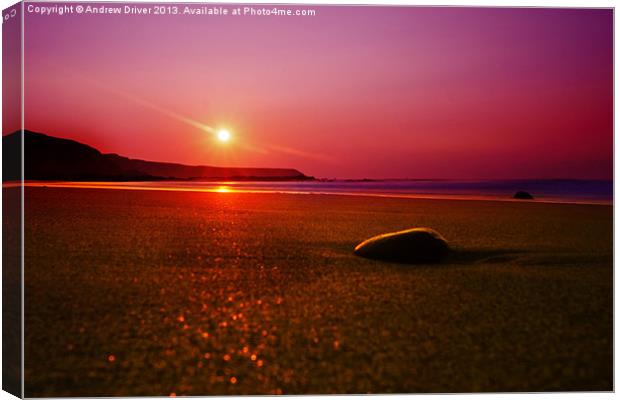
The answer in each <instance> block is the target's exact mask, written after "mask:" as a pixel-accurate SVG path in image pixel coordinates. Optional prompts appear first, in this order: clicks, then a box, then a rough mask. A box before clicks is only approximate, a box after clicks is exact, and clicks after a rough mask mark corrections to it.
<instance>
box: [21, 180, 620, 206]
mask: <svg viewBox="0 0 620 400" xmlns="http://www.w3.org/2000/svg"><path fill="white" fill-rule="evenodd" d="M27 185H29V186H49V187H92V188H95V187H97V188H110V189H135V190H179V191H208V192H252V193H254V192H276V193H305V194H341V195H370V196H387V197H412V198H446V199H471V200H473V199H478V200H505V201H510V200H513V198H512V197H513V195H514V194H515V193H516V192H517V191H526V192H528V193H530V194H532V196H534V201H543V202H562V203H588V204H612V203H613V181H611V180H569V179H547V180H545V179H539V180H534V179H520V180H373V181H366V180H364V181H352V180H330V181H286V182H257V181H247V182H214V181H150V182H40V181H39V182H28V183H27Z"/></svg>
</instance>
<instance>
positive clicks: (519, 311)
mask: <svg viewBox="0 0 620 400" xmlns="http://www.w3.org/2000/svg"><path fill="white" fill-rule="evenodd" d="M25 213H26V219H25V229H26V231H25V244H26V250H25V255H26V260H25V262H26V270H25V289H26V293H25V313H26V314H25V325H26V332H25V335H26V336H25V338H26V342H25V354H26V359H25V378H26V387H25V391H26V392H25V394H26V396H29V397H30V396H112V395H125V396H129V395H169V394H172V393H174V394H176V395H215V394H238V393H245V394H271V393H283V394H315V393H393V392H471V391H547V390H612V389H613V388H612V361H613V359H612V345H613V336H612V328H613V327H612V320H613V314H612V310H613V303H612V297H613V279H612V277H613V265H612V251H613V246H612V224H613V215H612V214H613V213H612V207H611V206H595V205H571V204H541V203H535V202H523V203H519V202H494V201H454V200H415V199H395V198H377V197H362V196H334V195H286V194H247V193H246V194H241V193H191V192H172V191H168V192H159V191H148V192H146V191H131V190H97V189H52V188H27V189H26V202H25ZM416 226H427V227H431V228H433V229H436V230H437V231H439V232H440V233H441V234H442V235H443V236H444V237H445V238H446V239H447V240H448V241H449V242H450V244H451V246H453V247H454V248H455V249H456V251H455V253H454V254H453V255H451V256H450V257H449V258H448V259H447V260H446V261H445V262H444V263H442V264H440V265H414V266H411V265H404V264H396V263H387V262H381V261H373V260H370V259H364V258H360V257H356V256H354V255H353V248H354V247H355V245H356V244H358V243H360V242H361V241H362V240H364V239H367V238H369V237H372V236H374V235H377V234H380V233H384V232H393V231H397V230H401V229H407V228H412V227H416Z"/></svg>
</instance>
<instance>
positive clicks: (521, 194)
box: [512, 190, 534, 200]
mask: <svg viewBox="0 0 620 400" xmlns="http://www.w3.org/2000/svg"><path fill="white" fill-rule="evenodd" d="M512 198H513V199H519V200H534V196H532V195H531V194H529V193H528V192H523V191H521V190H520V191H518V192H517V193H515V195H514V196H512Z"/></svg>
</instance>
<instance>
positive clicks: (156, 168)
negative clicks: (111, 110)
mask: <svg viewBox="0 0 620 400" xmlns="http://www.w3.org/2000/svg"><path fill="white" fill-rule="evenodd" d="M23 134H24V136H23V137H24V154H25V163H24V169H25V179H26V180H67V181H87V180H100V181H137V180H230V181H300V180H314V178H313V177H310V176H306V175H304V174H303V173H301V172H299V171H298V170H296V169H290V168H227V167H213V166H206V165H195V166H192V165H183V164H175V163H166V162H155V161H145V160H136V159H132V158H128V157H124V156H120V155H118V154H104V153H101V152H100V151H99V150H97V149H95V148H94V147H91V146H88V145H86V144H83V143H79V142H76V141H74V140H69V139H62V138H57V137H53V136H49V135H45V134H43V133H37V132H32V131H27V130H26V131H24V133H23ZM20 135H21V132H20V131H18V132H14V133H12V134H10V135H7V136H4V137H3V138H2V145H3V150H2V158H3V168H4V176H3V180H4V181H11V180H18V179H20V173H19V170H20V167H19V165H20V158H21V153H22V152H21V141H20Z"/></svg>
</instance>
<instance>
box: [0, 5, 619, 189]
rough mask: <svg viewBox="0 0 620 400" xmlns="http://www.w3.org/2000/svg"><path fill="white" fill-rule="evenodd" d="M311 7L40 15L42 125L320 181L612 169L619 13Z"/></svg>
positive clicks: (31, 17)
mask: <svg viewBox="0 0 620 400" xmlns="http://www.w3.org/2000/svg"><path fill="white" fill-rule="evenodd" d="M228 7H229V8H232V7H233V6H228ZM259 7H260V6H259ZM301 8H313V9H316V11H317V15H316V16H314V17H248V16H245V17H244V16H241V17H234V16H226V17H224V16H220V17H207V16H179V15H177V16H163V17H162V16H127V15H121V16H110V15H105V16H101V15H99V16H95V15H64V16H39V15H35V14H28V13H27V14H26V19H25V24H26V26H25V32H26V42H25V62H26V68H25V89H26V90H25V101H26V103H25V106H26V116H25V120H26V128H27V129H30V130H35V131H39V132H44V133H48V134H51V135H55V136H60V137H66V138H70V139H75V140H78V141H81V142H83V143H87V144H90V145H92V146H94V147H96V148H98V149H100V150H101V151H103V152H115V153H119V154H123V155H126V156H129V157H133V158H142V159H147V160H157V161H173V162H180V163H185V164H208V165H222V166H248V167H294V168H297V169H299V170H300V171H302V172H304V173H306V174H308V175H314V176H317V177H339V178H363V177H369V178H382V177H392V178H405V177H408V178H474V179H477V178H603V179H608V178H611V177H612V174H613V170H612V165H613V145H612V142H613V109H612V108H613V53H612V52H613V42H612V40H613V13H612V11H611V10H602V9H601V10H569V9H555V10H553V9H491V8H486V9H484V8H469V9H465V8H418V7H410V8H402V7H341V6H320V7H319V6H313V7H310V6H304V7H301ZM188 121H189V123H188ZM192 121H194V122H199V123H200V124H204V125H208V126H211V127H214V128H220V127H224V128H227V129H229V130H230V131H231V132H232V134H233V140H232V141H231V142H230V143H227V144H225V145H223V144H221V143H218V142H216V141H215V140H214V137H213V134H211V133H208V132H206V131H204V130H202V129H200V128H198V127H196V125H193V124H192V123H191V122H192ZM18 128H19V124H18V123H14V124H11V123H10V122H8V123H6V122H5V124H4V131H5V133H7V132H9V131H10V130H16V129H18Z"/></svg>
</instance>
